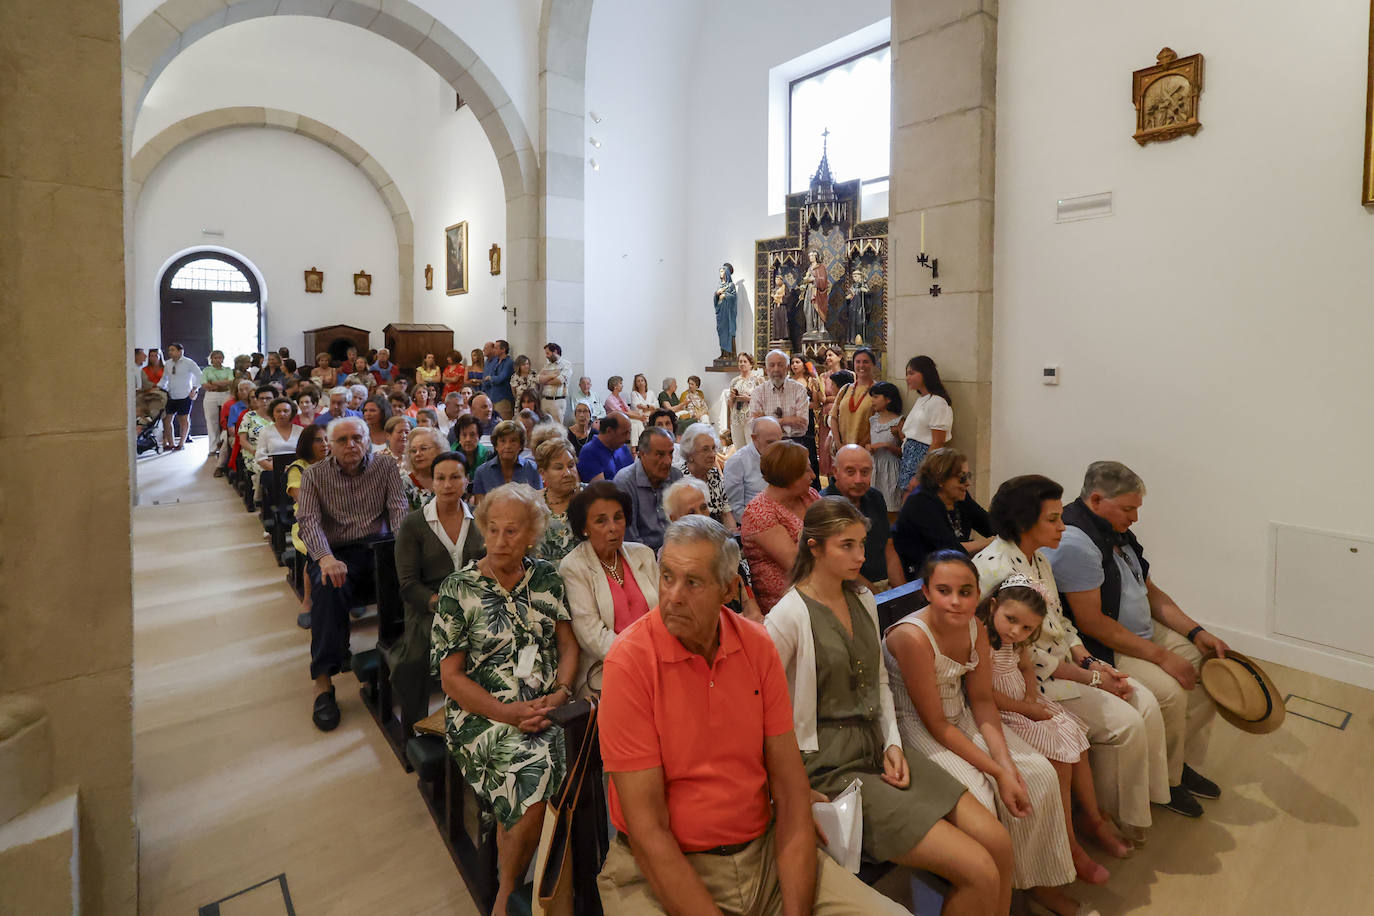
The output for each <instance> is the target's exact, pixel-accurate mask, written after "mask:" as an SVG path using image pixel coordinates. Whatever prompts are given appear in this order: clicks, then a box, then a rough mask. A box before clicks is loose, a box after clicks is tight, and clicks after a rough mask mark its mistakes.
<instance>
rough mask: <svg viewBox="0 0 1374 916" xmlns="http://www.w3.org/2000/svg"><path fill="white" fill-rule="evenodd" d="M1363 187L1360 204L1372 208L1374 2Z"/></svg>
mask: <svg viewBox="0 0 1374 916" xmlns="http://www.w3.org/2000/svg"><path fill="white" fill-rule="evenodd" d="M1364 85H1365V112H1364V187H1363V188H1362V189H1361V190H1360V203H1362V204H1364V205H1365V206H1366V207H1374V0H1371V3H1370V4H1369V69H1368V70H1366V71H1365V83H1364Z"/></svg>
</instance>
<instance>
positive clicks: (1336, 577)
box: [1273, 524, 1374, 658]
mask: <svg viewBox="0 0 1374 916" xmlns="http://www.w3.org/2000/svg"><path fill="white" fill-rule="evenodd" d="M1273 531H1274V538H1273V549H1274V558H1273V559H1274V618H1273V619H1274V632H1275V633H1277V634H1280V635H1283V636H1291V637H1293V638H1295V639H1301V640H1305V641H1306V642H1311V643H1317V644H1318V645H1323V646H1328V647H1330V648H1332V649H1339V650H1341V651H1342V652H1354V653H1357V654H1359V655H1366V656H1369V657H1370V658H1374V614H1371V613H1370V612H1369V583H1371V582H1374V539H1370V538H1369V537H1367V536H1363V535H1360V536H1354V535H1348V534H1341V533H1340V532H1336V531H1318V530H1315V529H1312V528H1300V527H1298V526H1296V525H1279V524H1275V525H1273Z"/></svg>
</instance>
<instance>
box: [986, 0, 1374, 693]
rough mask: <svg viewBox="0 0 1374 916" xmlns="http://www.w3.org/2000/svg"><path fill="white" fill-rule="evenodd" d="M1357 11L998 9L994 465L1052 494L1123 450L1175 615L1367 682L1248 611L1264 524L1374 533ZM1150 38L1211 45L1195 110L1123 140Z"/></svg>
mask: <svg viewBox="0 0 1374 916" xmlns="http://www.w3.org/2000/svg"><path fill="white" fill-rule="evenodd" d="M1368 17H1369V8H1368V4H1360V3H1344V4H1336V5H1327V6H1326V7H1324V8H1323V10H1322V12H1321V14H1320V15H1313V14H1312V10H1311V8H1309V7H1306V6H1303V5H1301V4H1297V5H1287V6H1285V5H1274V4H1270V5H1267V6H1266V7H1265V10H1264V15H1262V16H1257V15H1255V9H1254V7H1253V5H1252V4H1247V3H1244V2H1241V0H1214V2H1212V3H1209V4H1205V5H1203V6H1199V5H1198V4H1195V3H1186V2H1182V0H1163V2H1161V3H1157V4H1154V5H1153V6H1152V7H1151V15H1149V16H1147V17H1142V16H1139V15H1136V14H1135V13H1134V12H1133V11H1130V10H1128V9H1127V8H1126V7H1123V6H1121V5H1119V4H1101V3H1096V2H1092V0H1057V2H1053V3H1033V4H1032V3H1018V4H1002V6H1001V21H1000V30H999V38H998V46H999V52H1000V54H999V67H998V79H997V85H998V98H997V134H998V135H997V153H998V155H997V214H996V278H995V297H996V325H995V348H994V371H993V386H994V387H993V392H994V393H993V399H994V400H993V439H992V449H993V451H992V461H993V471H994V478H995V479H994V480H993V481H991V484H992V485H993V486H995V485H996V483H997V482H1000V481H1001V480H1002V479H1004V478H1006V477H1007V476H1010V475H1012V474H1017V473H1025V472H1041V473H1045V474H1049V475H1050V476H1052V477H1054V478H1056V479H1057V480H1059V481H1061V482H1063V483H1064V484H1065V485H1066V487H1068V488H1069V490H1070V491H1071V494H1072V493H1076V492H1077V489H1078V485H1079V484H1080V483H1081V479H1082V473H1083V469H1084V467H1085V465H1086V464H1087V462H1088V461H1090V460H1092V459H1096V458H1115V459H1118V460H1122V461H1125V462H1126V463H1128V464H1129V465H1131V466H1132V467H1133V468H1135V469H1136V470H1137V471H1138V472H1139V473H1140V474H1141V475H1142V476H1143V477H1144V479H1145V481H1146V484H1147V485H1148V487H1149V491H1150V492H1149V496H1148V498H1147V499H1146V502H1145V506H1144V509H1143V511H1142V521H1141V522H1140V524H1139V526H1138V530H1139V532H1140V535H1141V537H1142V540H1143V542H1144V544H1145V547H1146V548H1147V550H1148V552H1149V554H1150V558H1151V561H1152V562H1153V563H1154V570H1155V575H1156V578H1157V579H1158V581H1159V582H1160V583H1161V584H1162V585H1163V586H1164V587H1165V588H1166V589H1167V590H1169V591H1170V592H1171V593H1172V594H1173V596H1174V597H1175V598H1176V599H1178V600H1179V602H1180V603H1181V604H1182V606H1183V607H1184V609H1185V610H1188V611H1189V612H1190V613H1192V614H1193V615H1194V616H1196V617H1198V618H1199V619H1200V620H1203V621H1206V622H1208V623H1210V624H1214V625H1215V626H1216V627H1217V628H1218V629H1222V630H1224V631H1225V632H1227V633H1229V634H1231V635H1232V636H1233V637H1234V639H1235V641H1236V642H1237V643H1238V646H1237V647H1238V648H1241V649H1242V650H1243V651H1244V650H1247V649H1249V650H1253V651H1254V652H1255V653H1257V654H1259V655H1261V656H1262V657H1266V658H1272V659H1275V660H1279V661H1287V662H1288V663H1291V664H1297V665H1300V666H1302V667H1307V668H1309V669H1310V670H1316V671H1319V672H1320V673H1323V674H1326V675H1328V676H1339V677H1344V678H1346V679H1349V680H1352V681H1356V682H1359V683H1363V684H1365V685H1366V686H1374V668H1371V667H1370V666H1369V665H1368V663H1367V662H1359V661H1354V660H1348V659H1342V658H1337V657H1334V656H1333V655H1332V654H1331V653H1326V652H1321V653H1317V652H1309V651H1307V650H1304V649H1301V648H1297V647H1295V646H1293V645H1292V644H1291V643H1290V642H1288V641H1285V640H1283V639H1272V638H1269V628H1268V623H1267V617H1266V614H1267V600H1268V594H1269V582H1270V579H1271V568H1270V563H1269V554H1268V551H1269V547H1268V525H1269V523H1270V522H1271V521H1279V522H1286V523H1294V524H1300V525H1308V526H1312V527H1315V528H1319V529H1330V530H1335V531H1339V532H1347V533H1352V534H1363V535H1365V536H1369V535H1374V521H1371V519H1374V511H1372V510H1374V497H1371V495H1370V493H1369V489H1368V487H1365V486H1363V485H1362V481H1363V479H1364V476H1365V473H1364V464H1365V459H1366V456H1367V455H1368V454H1369V453H1370V450H1371V449H1374V429H1371V426H1370V424H1369V423H1368V422H1367V420H1366V418H1367V416H1368V413H1369V380H1368V369H1367V365H1366V364H1367V362H1368V352H1369V345H1368V341H1369V340H1370V338H1371V337H1374V312H1371V310H1370V309H1369V289H1370V285H1371V279H1374V271H1372V269H1371V265H1374V257H1372V256H1371V251H1372V250H1374V214H1371V213H1370V212H1368V211H1366V210H1365V209H1364V208H1362V207H1361V206H1360V202H1359V196H1358V195H1359V188H1360V176H1361V165H1362V160H1361V157H1362V152H1361V150H1362V146H1363V141H1364V115H1365V89H1366V86H1367V79H1368V73H1367V70H1366V66H1367V62H1368V37H1369V33H1368V27H1369V18H1368ZM1166 44H1167V45H1169V46H1170V47H1172V48H1173V49H1174V50H1175V51H1176V52H1177V53H1178V54H1179V55H1180V56H1183V55H1188V54H1192V53H1194V52H1197V51H1201V52H1203V53H1204V54H1205V55H1206V74H1205V90H1204V92H1203V95H1202V101H1201V118H1202V123H1203V125H1204V126H1203V128H1202V130H1201V132H1200V133H1199V134H1198V135H1197V136H1195V137H1191V138H1183V139H1180V140H1176V141H1173V142H1170V143H1166V144H1154V145H1150V146H1148V147H1145V148H1141V147H1139V146H1137V145H1136V143H1135V142H1134V141H1133V140H1132V139H1131V134H1132V133H1133V131H1134V110H1133V108H1132V106H1131V104H1130V89H1131V71H1132V70H1133V69H1137V68H1140V67H1145V66H1148V65H1150V64H1153V63H1154V59H1155V55H1156V54H1157V53H1158V51H1159V49H1160V48H1161V47H1163V46H1164V45H1166ZM1047 99H1052V100H1053V104H1052V105H1051V106H1049V107H1047V106H1046V100H1047ZM1109 190H1110V191H1112V192H1114V194H1115V215H1114V216H1112V217H1110V218H1107V219H1101V220H1094V221H1086V222H1079V223H1068V224H1062V225H1056V224H1055V223H1054V212H1055V201H1056V199H1058V198H1060V197H1066V196H1072V195H1079V194H1088V193H1094V192H1100V191H1109ZM1045 364H1059V365H1061V366H1062V377H1063V382H1062V384H1061V385H1060V386H1059V387H1044V386H1042V385H1041V384H1040V371H1041V368H1042V366H1043V365H1045ZM1311 613H1312V614H1321V615H1345V614H1354V613H1360V614H1363V613H1366V611H1365V609H1364V608H1362V607H1354V606H1332V605H1323V604H1314V606H1313V607H1312V608H1311Z"/></svg>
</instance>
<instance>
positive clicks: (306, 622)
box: [296, 611, 310, 630]
mask: <svg viewBox="0 0 1374 916" xmlns="http://www.w3.org/2000/svg"><path fill="white" fill-rule="evenodd" d="M296 626H298V627H300V628H301V629H302V630H308V629H310V612H309V611H303V612H302V613H300V614H297V615H296Z"/></svg>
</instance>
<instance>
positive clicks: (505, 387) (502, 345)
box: [482, 340, 515, 420]
mask: <svg viewBox="0 0 1374 916" xmlns="http://www.w3.org/2000/svg"><path fill="white" fill-rule="evenodd" d="M514 372H515V364H514V361H513V360H512V359H511V358H510V343H509V342H507V341H504V340H498V341H496V343H494V344H493V345H492V355H491V357H490V358H489V359H488V360H487V364H486V367H485V369H484V374H483V376H482V391H484V392H485V393H486V395H487V397H489V398H491V403H492V407H493V408H495V410H496V412H497V413H499V414H500V415H501V418H502V419H504V420H509V419H510V418H511V417H512V416H513V415H514V407H515V395H514V394H513V393H512V392H511V389H510V377H511V374H512V373H514Z"/></svg>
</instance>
